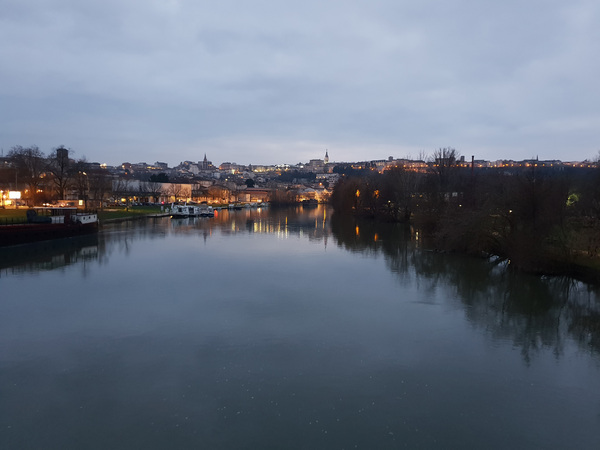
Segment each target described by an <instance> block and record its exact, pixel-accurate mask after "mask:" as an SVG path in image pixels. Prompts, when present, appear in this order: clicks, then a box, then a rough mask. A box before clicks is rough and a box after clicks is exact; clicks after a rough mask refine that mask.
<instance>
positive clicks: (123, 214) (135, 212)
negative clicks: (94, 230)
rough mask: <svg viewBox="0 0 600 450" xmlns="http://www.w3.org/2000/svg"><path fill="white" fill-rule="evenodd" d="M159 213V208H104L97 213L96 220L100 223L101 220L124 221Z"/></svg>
mask: <svg viewBox="0 0 600 450" xmlns="http://www.w3.org/2000/svg"><path fill="white" fill-rule="evenodd" d="M160 212H161V211H160V206H132V207H129V208H123V207H117V208H106V209H103V210H102V211H98V219H99V220H100V221H101V222H102V221H103V220H110V219H124V218H127V217H139V216H144V215H147V214H159V213H160Z"/></svg>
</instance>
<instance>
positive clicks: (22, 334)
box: [0, 206, 600, 450]
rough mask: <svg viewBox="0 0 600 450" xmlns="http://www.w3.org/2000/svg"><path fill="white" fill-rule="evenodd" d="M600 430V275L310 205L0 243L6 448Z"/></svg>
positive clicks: (510, 437)
mask: <svg viewBox="0 0 600 450" xmlns="http://www.w3.org/2000/svg"><path fill="white" fill-rule="evenodd" d="M400 447H407V448H425V449H427V448H440V449H442V448H443V449H447V448H486V449H508V448H510V449H519V448H523V449H535V448H540V449H541V448H543V449H553V448H556V449H564V448H578V449H584V448H590V449H591V448H600V296H599V290H598V288H595V287H593V286H589V285H586V284H583V283H580V282H577V281H574V280H571V279H568V278H544V277H542V278H540V277H534V276H529V275H525V274H522V273H515V272H513V271H511V270H509V268H507V267H505V266H503V265H500V264H497V263H495V262H494V261H485V260H478V259H473V258H467V257H463V256H460V255H450V254H439V253H434V252H429V251H427V249H426V248H424V247H423V246H422V237H421V236H419V233H418V231H414V230H405V229H403V228H401V227H399V226H397V225H392V224H376V223H374V222H369V221H356V220H354V219H352V218H344V217H340V216H336V215H334V214H332V212H331V210H329V209H327V208H324V207H322V206H319V207H318V208H314V209H303V208H296V209H286V210H268V209H259V210H242V211H231V212H230V211H219V212H218V214H217V216H216V217H214V218H199V219H189V220H188V219H169V218H161V219H148V220H142V221H133V222H123V223H120V224H112V225H108V226H105V227H104V229H103V230H102V231H101V232H100V233H99V234H98V236H91V237H89V236H88V237H85V238H81V239H67V240H61V241H56V242H52V243H39V244H34V245H27V246H21V247H18V248H17V247H15V248H12V249H2V250H0V448H7V449H63V450H64V449H132V448H140V449H141V448H143V449H164V448H210V449H220V448H224V449H229V448H231V449H243V448H247V449H258V448H260V449H268V448H273V449H275V448H277V449H280V448H290V449H350V448H363V449H386V448H389V449H395V448H400Z"/></svg>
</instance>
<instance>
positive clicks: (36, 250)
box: [0, 234, 105, 276]
mask: <svg viewBox="0 0 600 450" xmlns="http://www.w3.org/2000/svg"><path fill="white" fill-rule="evenodd" d="M104 251H105V247H104V244H103V242H102V241H101V240H100V239H99V238H98V235H97V234H90V235H85V236H77V237H71V238H65V239H55V240H49V241H42V242H34V243H31V244H26V245H18V246H14V247H5V248H0V276H1V275H2V274H3V273H4V274H10V275H14V274H20V273H28V272H41V271H46V270H55V269H61V268H63V267H66V266H69V265H71V264H80V265H81V266H82V270H83V276H85V275H86V274H87V269H88V268H89V267H88V264H87V263H89V262H91V261H96V260H98V259H100V258H101V255H103V254H104Z"/></svg>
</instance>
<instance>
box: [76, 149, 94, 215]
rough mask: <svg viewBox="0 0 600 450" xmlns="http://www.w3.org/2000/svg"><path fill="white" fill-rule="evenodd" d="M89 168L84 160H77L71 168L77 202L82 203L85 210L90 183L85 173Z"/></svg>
mask: <svg viewBox="0 0 600 450" xmlns="http://www.w3.org/2000/svg"><path fill="white" fill-rule="evenodd" d="M89 168H90V166H89V163H88V162H87V160H86V159H85V158H81V159H78V160H77V161H76V162H75V165H74V167H73V187H74V188H75V190H76V191H77V195H78V197H79V200H83V201H84V204H85V207H86V208H87V202H88V198H89V191H90V182H89V178H88V173H87V171H88V170H89Z"/></svg>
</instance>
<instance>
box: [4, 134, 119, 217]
mask: <svg viewBox="0 0 600 450" xmlns="http://www.w3.org/2000/svg"><path fill="white" fill-rule="evenodd" d="M0 188H1V189H2V190H4V191H6V190H11V189H12V190H19V191H21V192H22V200H23V201H24V202H25V203H26V204H27V205H30V206H31V205H37V204H42V203H53V202H55V201H57V200H64V199H66V198H67V197H68V196H71V195H76V196H77V197H78V199H81V200H83V201H84V202H85V204H86V206H87V202H88V201H89V200H102V199H103V198H104V197H105V195H106V194H107V193H108V192H110V191H111V178H110V175H109V174H107V172H106V170H103V169H101V168H100V167H97V165H92V164H90V163H89V162H88V161H86V159H85V158H80V159H71V158H70V157H69V150H68V149H67V148H65V147H64V146H63V145H61V146H58V147H56V148H54V149H52V150H51V152H50V153H49V154H48V155H45V154H44V153H43V152H42V151H41V150H40V149H39V147H37V146H36V145H32V146H29V147H23V146H21V145H17V146H14V147H12V148H11V149H10V151H9V152H8V155H7V157H6V159H5V161H4V163H3V164H2V165H0Z"/></svg>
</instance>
